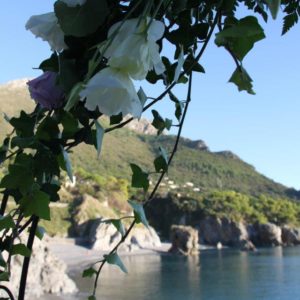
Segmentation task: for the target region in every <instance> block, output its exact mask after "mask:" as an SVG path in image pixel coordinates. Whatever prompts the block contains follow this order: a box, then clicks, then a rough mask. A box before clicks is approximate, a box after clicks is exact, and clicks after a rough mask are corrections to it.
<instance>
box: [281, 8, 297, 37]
mask: <svg viewBox="0 0 300 300" xmlns="http://www.w3.org/2000/svg"><path fill="white" fill-rule="evenodd" d="M298 19H299V17H298V14H297V12H296V11H295V12H293V13H291V14H288V15H286V16H285V17H284V18H283V28H282V35H284V34H286V33H287V32H288V31H289V30H290V29H291V28H292V27H293V26H294V25H295V24H296V23H298Z"/></svg>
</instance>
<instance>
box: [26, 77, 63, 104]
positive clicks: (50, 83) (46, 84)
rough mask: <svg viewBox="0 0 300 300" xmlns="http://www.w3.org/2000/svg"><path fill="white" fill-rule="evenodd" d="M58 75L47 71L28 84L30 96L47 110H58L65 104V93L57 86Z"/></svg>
mask: <svg viewBox="0 0 300 300" xmlns="http://www.w3.org/2000/svg"><path fill="white" fill-rule="evenodd" d="M56 79H57V73H55V72H50V71H47V72H45V73H44V74H42V75H41V76H39V77H37V78H35V79H33V80H30V81H28V82H27V85H28V88H29V92H30V96H31V98H32V99H34V101H35V102H36V103H38V104H40V105H41V107H43V108H46V109H49V110H51V109H56V108H59V107H60V106H61V105H62V104H63V99H64V92H63V90H62V89H61V88H60V87H59V86H58V85H57V84H56Z"/></svg>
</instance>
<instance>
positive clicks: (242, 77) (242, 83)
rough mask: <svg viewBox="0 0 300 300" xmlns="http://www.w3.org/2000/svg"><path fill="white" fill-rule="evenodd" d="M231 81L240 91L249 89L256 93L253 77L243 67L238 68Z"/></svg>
mask: <svg viewBox="0 0 300 300" xmlns="http://www.w3.org/2000/svg"><path fill="white" fill-rule="evenodd" d="M229 82H232V83H234V84H235V85H236V86H237V87H238V90H239V91H247V92H248V93H249V94H251V95H255V92H254V91H253V89H252V87H253V85H252V79H251V77H250V76H249V75H248V73H247V71H246V70H245V69H244V68H243V67H239V68H236V70H235V71H234V73H233V74H232V76H231V78H230V79H229Z"/></svg>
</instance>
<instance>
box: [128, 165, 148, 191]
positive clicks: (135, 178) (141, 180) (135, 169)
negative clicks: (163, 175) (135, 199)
mask: <svg viewBox="0 0 300 300" xmlns="http://www.w3.org/2000/svg"><path fill="white" fill-rule="evenodd" d="M130 167H131V170H132V178H131V186H132V187H135V188H143V189H144V191H145V192H147V190H148V188H149V179H148V176H149V175H148V173H145V172H144V171H143V170H142V169H141V168H140V167H139V166H138V165H136V164H130Z"/></svg>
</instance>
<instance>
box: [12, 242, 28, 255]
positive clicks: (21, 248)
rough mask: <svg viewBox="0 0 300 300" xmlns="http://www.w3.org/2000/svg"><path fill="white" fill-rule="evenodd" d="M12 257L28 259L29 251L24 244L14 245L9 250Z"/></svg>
mask: <svg viewBox="0 0 300 300" xmlns="http://www.w3.org/2000/svg"><path fill="white" fill-rule="evenodd" d="M11 254H12V255H22V256H25V257H30V255H31V251H30V250H29V249H28V248H27V247H26V246H25V245H24V244H16V245H13V246H12V248H11Z"/></svg>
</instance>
